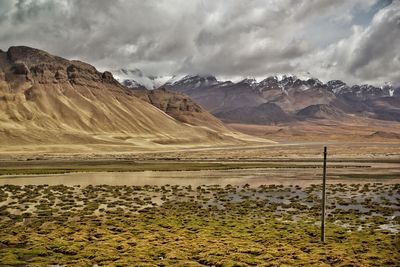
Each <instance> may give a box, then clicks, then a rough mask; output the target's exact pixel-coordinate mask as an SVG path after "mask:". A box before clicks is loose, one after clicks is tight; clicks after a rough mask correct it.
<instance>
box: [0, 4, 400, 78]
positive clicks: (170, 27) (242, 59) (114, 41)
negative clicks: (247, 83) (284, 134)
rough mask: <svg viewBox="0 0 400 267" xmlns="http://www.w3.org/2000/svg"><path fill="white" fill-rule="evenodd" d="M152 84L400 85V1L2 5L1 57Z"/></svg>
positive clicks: (0, 10) (0, 13) (0, 23)
mask: <svg viewBox="0 0 400 267" xmlns="http://www.w3.org/2000/svg"><path fill="white" fill-rule="evenodd" d="M15 45H26V46H31V47H35V48H39V49H43V50H45V51H48V52H49V53H52V54H56V55H58V56H62V57H65V58H68V59H79V60H82V61H85V62H88V63H90V64H92V65H94V66H95V67H97V68H98V69H100V70H116V69H120V68H125V69H134V68H138V69H140V70H142V71H143V72H144V73H146V74H147V75H152V76H167V75H182V74H212V75H215V76H217V77H219V76H221V77H256V78H257V77H268V76H271V75H275V74H297V75H301V74H305V73H307V74H309V75H311V76H313V77H316V78H319V79H321V80H322V81H325V82H327V81H329V80H336V79H340V80H343V81H345V82H347V83H348V84H365V83H368V84H373V85H381V84H383V83H384V82H392V83H393V84H398V83H400V71H399V70H400V0H335V1H332V0H307V1H306V0H304V1H301V0H229V1H227V0H146V1H144V0H113V1H111V0H85V1H80V0H58V1H53V0H0V49H2V50H7V49H8V47H10V46H15Z"/></svg>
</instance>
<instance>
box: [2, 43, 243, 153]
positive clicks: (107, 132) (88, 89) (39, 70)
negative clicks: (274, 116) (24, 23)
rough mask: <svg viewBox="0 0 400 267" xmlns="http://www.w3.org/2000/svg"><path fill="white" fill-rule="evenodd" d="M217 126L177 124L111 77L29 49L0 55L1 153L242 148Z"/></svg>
mask: <svg viewBox="0 0 400 267" xmlns="http://www.w3.org/2000/svg"><path fill="white" fill-rule="evenodd" d="M178 111H179V110H178ZM178 111H176V112H178ZM203 116H204V114H203ZM198 119H200V120H201V116H200V117H199V118H198ZM198 119H197V118H196V119H193V120H192V121H196V120H198ZM208 119H210V118H208ZM210 121H211V120H210ZM198 125H201V126H198ZM216 125H217V124H216V122H215V121H212V123H211V126H210V127H208V125H207V123H204V122H203V123H192V124H188V123H182V122H180V121H178V120H176V119H175V118H173V117H171V116H169V115H168V114H166V113H165V112H163V111H161V110H160V109H158V108H157V107H155V106H153V105H151V104H150V103H148V101H147V102H146V101H143V100H140V99H139V98H137V97H136V96H135V95H134V94H133V93H132V91H130V90H128V89H127V88H125V87H123V86H122V85H120V84H119V83H118V82H117V81H116V80H115V79H114V78H113V76H112V74H111V73H109V72H104V73H100V72H98V71H97V70H96V69H95V68H94V67H93V66H91V65H89V64H86V63H83V62H80V61H69V60H66V59H63V58H60V57H56V56H52V55H50V54H48V53H46V52H44V51H40V50H37V49H33V48H28V47H11V48H10V49H9V50H8V51H7V52H3V51H1V52H0V145H1V147H2V150H3V151H4V150H7V151H13V150H24V149H37V146H41V147H42V149H44V150H46V149H47V148H49V147H51V146H54V147H57V150H63V149H64V148H66V150H68V149H70V148H73V147H75V148H77V149H78V150H79V149H84V148H82V147H81V146H82V145H84V146H85V145H88V146H91V148H90V149H89V150H96V149H95V148H94V147H93V145H94V144H98V145H99V148H100V149H105V148H104V147H106V146H111V147H118V146H129V147H130V148H129V149H131V147H133V148H135V147H136V148H141V149H151V148H160V147H163V146H166V145H167V146H170V147H173V146H193V145H196V146H199V145H200V146H201V145H204V146H213V145H224V144H242V143H244V142H245V141H244V140H242V137H244V136H243V135H241V134H238V133H234V132H232V131H231V130H228V129H227V128H225V127H224V126H223V125H222V124H221V125H218V127H215V126H216ZM18 147H20V149H19V148H18ZM35 147H36V148H35Z"/></svg>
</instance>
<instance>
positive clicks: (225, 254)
mask: <svg viewBox="0 0 400 267" xmlns="http://www.w3.org/2000/svg"><path fill="white" fill-rule="evenodd" d="M324 145H327V146H328V189H327V196H328V198H327V230H326V242H325V243H321V242H320V241H319V233H320V226H319V225H320V200H321V197H320V196H321V186H320V184H321V173H322V168H321V165H322V162H321V159H322V149H323V146H324ZM399 185H400V143H399V142H395V141H393V142H342V141H333V142H307V141H305V142H304V141H301V142H300V141H298V142H296V141H293V142H286V143H280V144H264V145H258V146H257V145H253V146H230V147H214V148H210V147H208V148H187V149H181V150H170V151H153V152H144V151H139V152H131V151H126V152H118V153H113V152H108V153H98V152H96V153H61V152H60V153H35V152H30V153H12V154H9V153H2V154H1V157H0V229H1V230H0V262H1V264H2V266H43V265H57V264H59V265H66V266H94V265H96V264H97V265H98V266H282V265H286V266H293V265H303V266H304V265H307V266H332V265H333V266H386V265H387V266H397V265H399V264H400V258H399V253H398V247H399V246H400V239H399V234H400V226H399V225H400V224H399V218H400V209H399V206H400V202H399V201H400V194H399V192H400V190H399V189H400V188H399Z"/></svg>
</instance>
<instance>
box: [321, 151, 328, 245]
mask: <svg viewBox="0 0 400 267" xmlns="http://www.w3.org/2000/svg"><path fill="white" fill-rule="evenodd" d="M326 154H327V149H326V146H325V147H324V168H323V174H322V211H321V241H322V242H325V205H326V203H325V202H326Z"/></svg>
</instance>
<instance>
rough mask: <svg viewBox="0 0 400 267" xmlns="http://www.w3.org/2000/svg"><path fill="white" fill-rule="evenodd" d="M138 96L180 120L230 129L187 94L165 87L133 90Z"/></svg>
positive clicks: (209, 126) (223, 129) (212, 127)
mask: <svg viewBox="0 0 400 267" xmlns="http://www.w3.org/2000/svg"><path fill="white" fill-rule="evenodd" d="M133 93H134V95H135V96H137V97H138V98H140V99H142V100H144V101H146V102H148V103H150V104H152V105H153V106H155V107H157V108H159V109H161V110H162V111H164V112H165V113H167V114H168V115H170V116H171V117H173V118H175V119H177V120H178V121H181V122H184V123H188V124H191V125H199V126H204V127H208V128H211V129H214V130H217V131H220V132H226V131H229V130H228V129H227V128H226V126H225V125H224V124H223V123H222V122H221V121H220V120H219V119H217V118H216V117H214V116H213V115H211V114H210V113H209V112H207V111H206V110H205V109H203V108H202V107H201V106H200V105H198V104H197V103H195V102H194V101H193V100H192V99H190V98H189V97H188V96H187V95H185V94H183V93H180V92H175V91H170V90H167V89H165V88H160V89H156V90H133Z"/></svg>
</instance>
